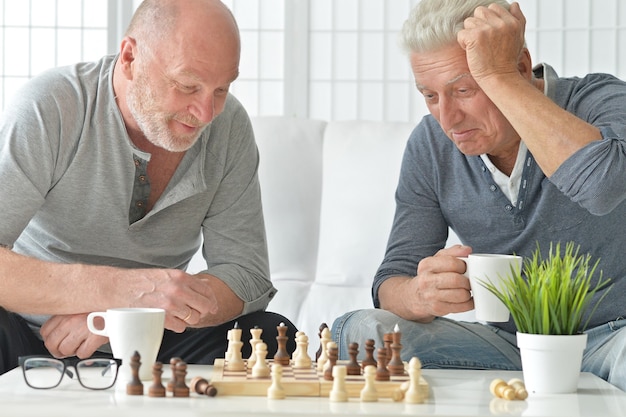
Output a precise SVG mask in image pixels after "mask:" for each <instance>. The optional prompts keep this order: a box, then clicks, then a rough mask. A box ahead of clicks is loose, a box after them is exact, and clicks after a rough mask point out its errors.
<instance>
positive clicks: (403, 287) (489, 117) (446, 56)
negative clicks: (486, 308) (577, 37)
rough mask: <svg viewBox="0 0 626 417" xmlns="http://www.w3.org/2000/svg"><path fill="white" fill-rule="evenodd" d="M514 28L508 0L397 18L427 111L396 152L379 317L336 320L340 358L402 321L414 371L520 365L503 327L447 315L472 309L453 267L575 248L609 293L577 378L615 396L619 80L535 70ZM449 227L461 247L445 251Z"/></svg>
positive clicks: (623, 157)
mask: <svg viewBox="0 0 626 417" xmlns="http://www.w3.org/2000/svg"><path fill="white" fill-rule="evenodd" d="M525 23H526V22H525V17H524V15H523V13H522V11H521V10H520V7H519V5H518V4H517V3H511V4H509V3H507V2H506V1H504V0H499V1H493V0H422V1H421V2H419V4H418V5H417V6H416V7H415V8H414V10H413V11H412V12H411V15H410V16H409V18H408V20H407V21H406V23H405V25H404V28H403V32H402V39H403V44H404V47H405V48H406V50H407V54H408V57H409V59H410V64H411V68H412V71H413V74H414V77H415V85H416V87H417V89H418V91H419V92H420V93H421V94H422V95H423V97H424V100H425V101H426V105H427V106H428V109H429V112H430V114H429V115H428V116H426V117H425V118H424V119H423V120H422V121H421V122H420V123H419V124H418V126H417V127H416V128H415V130H414V131H413V133H412V134H411V136H410V138H409V140H408V143H407V147H406V151H405V155H404V159H403V163H402V169H401V174H400V179H399V184H398V188H397V192H396V204H397V207H396V214H395V219H394V223H393V227H392V231H391V234H390V237H389V241H388V246H387V251H386V254H385V257H384V260H383V261H382V264H381V266H380V268H379V270H378V271H377V273H376V276H375V278H374V282H373V287H372V296H373V301H374V306H375V307H376V308H375V309H372V310H360V311H354V312H349V313H347V314H346V315H344V316H342V317H339V318H338V319H337V320H336V321H335V323H334V324H333V337H334V338H335V339H336V340H337V341H338V343H339V347H340V352H341V353H340V354H341V357H342V358H346V357H347V346H348V344H349V343H350V342H361V341H364V340H366V339H368V338H376V339H377V341H378V343H379V344H380V343H382V334H383V333H386V332H390V331H392V329H393V328H394V326H395V325H396V324H398V326H399V328H400V329H401V331H402V333H403V338H402V340H403V346H404V348H403V359H404V360H408V359H409V358H410V357H412V356H418V357H419V358H420V360H421V361H422V364H423V366H424V368H463V369H504V370H519V369H521V361H520V353H519V350H518V348H517V346H516V337H515V331H516V328H515V324H514V323H513V322H512V321H509V322H504V323H491V322H488V323H483V322H480V323H479V322H476V323H469V322H461V321H455V320H451V319H449V318H446V317H444V316H446V315H448V314H450V313H461V312H466V311H470V310H472V309H473V308H474V300H473V298H472V294H471V290H470V285H469V282H468V280H467V279H466V278H465V277H464V275H463V274H464V272H465V269H466V265H465V263H464V262H463V261H462V260H460V259H459V257H465V256H467V255H469V254H470V253H472V252H474V253H515V254H518V255H522V256H524V257H527V256H530V255H531V254H532V253H533V252H534V251H535V249H536V248H537V244H539V245H540V247H541V248H542V250H543V252H544V253H543V254H544V255H546V253H547V251H548V250H549V247H550V243H551V242H563V243H565V242H570V241H573V242H576V243H577V244H579V245H580V251H581V253H589V254H590V255H591V256H593V257H594V258H597V259H599V260H600V261H599V264H598V270H602V271H603V276H604V277H608V278H611V280H612V282H613V288H612V289H611V291H610V292H608V294H606V297H605V298H604V299H603V300H602V302H601V303H600V304H599V307H598V308H597V310H596V311H595V313H594V315H593V317H592V318H591V321H590V322H589V324H588V328H587V329H586V330H585V331H586V332H587V333H588V335H589V338H588V345H587V349H586V351H585V354H584V359H583V364H582V369H583V371H588V372H592V373H594V374H596V375H598V376H599V377H601V378H604V379H605V380H608V381H609V382H610V383H612V384H614V385H616V386H618V387H620V388H622V389H626V367H624V366H623V363H624V361H625V360H626V358H625V347H626V331H624V330H623V327H625V326H626V320H624V319H622V318H623V317H626V296H625V294H626V279H625V278H626V263H625V262H624V261H623V256H624V254H623V251H624V248H625V247H626V222H625V221H624V218H626V203H625V202H624V200H625V198H626V174H625V172H626V106H625V105H624V103H626V83H624V82H623V81H621V80H619V79H617V78H615V77H613V76H611V75H608V74H589V75H586V76H584V77H581V78H578V77H571V78H562V77H559V76H558V75H557V74H556V72H555V71H554V69H553V68H552V67H550V66H549V65H547V64H539V65H536V66H533V64H532V62H531V56H530V53H529V51H528V49H527V48H526V46H525V36H524V32H525ZM449 228H451V229H452V230H453V231H454V232H455V233H456V234H457V236H458V237H459V239H460V241H461V242H462V245H455V246H452V247H447V248H446V247H445V244H446V240H447V238H448V230H449ZM605 291H606V290H603V291H599V292H598V293H597V294H596V296H595V297H596V298H595V299H594V300H593V301H596V300H598V299H599V297H602V296H604V295H605ZM593 301H592V303H593ZM581 330H583V329H581Z"/></svg>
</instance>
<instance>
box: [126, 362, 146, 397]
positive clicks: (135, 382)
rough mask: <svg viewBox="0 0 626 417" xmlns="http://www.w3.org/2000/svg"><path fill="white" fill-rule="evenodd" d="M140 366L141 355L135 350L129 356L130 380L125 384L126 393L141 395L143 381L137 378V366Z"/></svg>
mask: <svg viewBox="0 0 626 417" xmlns="http://www.w3.org/2000/svg"><path fill="white" fill-rule="evenodd" d="M140 366H141V356H140V355H139V352H137V351H135V353H133V356H131V357H130V369H131V380H130V382H128V384H126V394H128V395H143V383H142V382H141V380H140V379H139V367H140Z"/></svg>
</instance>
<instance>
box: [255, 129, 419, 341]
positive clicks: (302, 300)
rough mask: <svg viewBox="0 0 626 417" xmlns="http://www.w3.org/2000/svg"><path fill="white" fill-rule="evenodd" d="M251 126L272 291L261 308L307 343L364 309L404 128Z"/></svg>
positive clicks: (387, 223) (388, 217)
mask: <svg viewBox="0 0 626 417" xmlns="http://www.w3.org/2000/svg"><path fill="white" fill-rule="evenodd" d="M252 122H253V126H254V130H255V135H256V140H257V144H258V147H259V153H260V155H261V163H260V167H259V178H260V182H261V188H262V198H263V207H264V213H265V222H266V228H267V236H268V251H269V257H270V270H271V276H272V281H273V282H274V285H275V286H276V288H278V290H279V291H278V293H277V295H276V297H275V299H274V300H273V301H272V302H271V303H270V306H269V309H270V310H272V311H276V312H278V313H281V314H284V315H286V316H287V317H288V318H290V319H291V320H292V321H294V322H295V323H296V325H297V326H298V327H299V328H300V329H301V330H303V331H305V332H306V333H307V334H308V335H309V338H313V339H315V338H316V335H317V330H318V328H319V325H320V324H321V323H323V322H325V323H327V324H328V325H329V326H330V325H331V324H332V321H333V320H334V319H335V318H336V317H338V316H340V315H341V314H343V313H345V312H347V311H350V310H355V309H359V308H371V307H372V301H371V284H372V279H373V277H374V274H375V272H376V269H377V268H378V265H379V264H380V262H381V260H382V257H383V255H384V251H385V246H386V242H387V238H388V234H389V230H390V228H391V222H392V219H393V213H394V210H395V202H394V193H395V188H396V185H397V180H398V174H399V170H400V161H401V158H402V154H403V150H404V146H405V143H406V141H407V139H408V137H409V133H410V132H411V130H412V128H413V125H412V124H409V123H399V122H398V123H390V122H360V121H359V122H357V121H347V122H328V123H327V122H322V121H315V120H302V119H296V118H288V117H259V118H254V119H253V121H252ZM313 343H315V342H313Z"/></svg>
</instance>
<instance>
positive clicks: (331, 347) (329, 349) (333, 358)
mask: <svg viewBox="0 0 626 417" xmlns="http://www.w3.org/2000/svg"><path fill="white" fill-rule="evenodd" d="M326 354H327V356H328V360H327V361H326V363H325V364H324V379H325V380H327V381H332V380H333V368H334V367H335V365H336V364H337V359H338V357H339V349H338V348H337V343H335V342H332V341H331V342H328V344H327V345H326Z"/></svg>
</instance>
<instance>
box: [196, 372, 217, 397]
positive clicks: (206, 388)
mask: <svg viewBox="0 0 626 417" xmlns="http://www.w3.org/2000/svg"><path fill="white" fill-rule="evenodd" d="M189 389H190V390H191V391H193V392H195V393H197V394H200V395H207V396H209V397H215V396H216V395H217V388H215V387H214V386H213V385H211V383H210V382H209V381H207V380H206V379H204V378H202V377H201V376H195V377H193V378H192V379H191V382H190V383H189Z"/></svg>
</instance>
